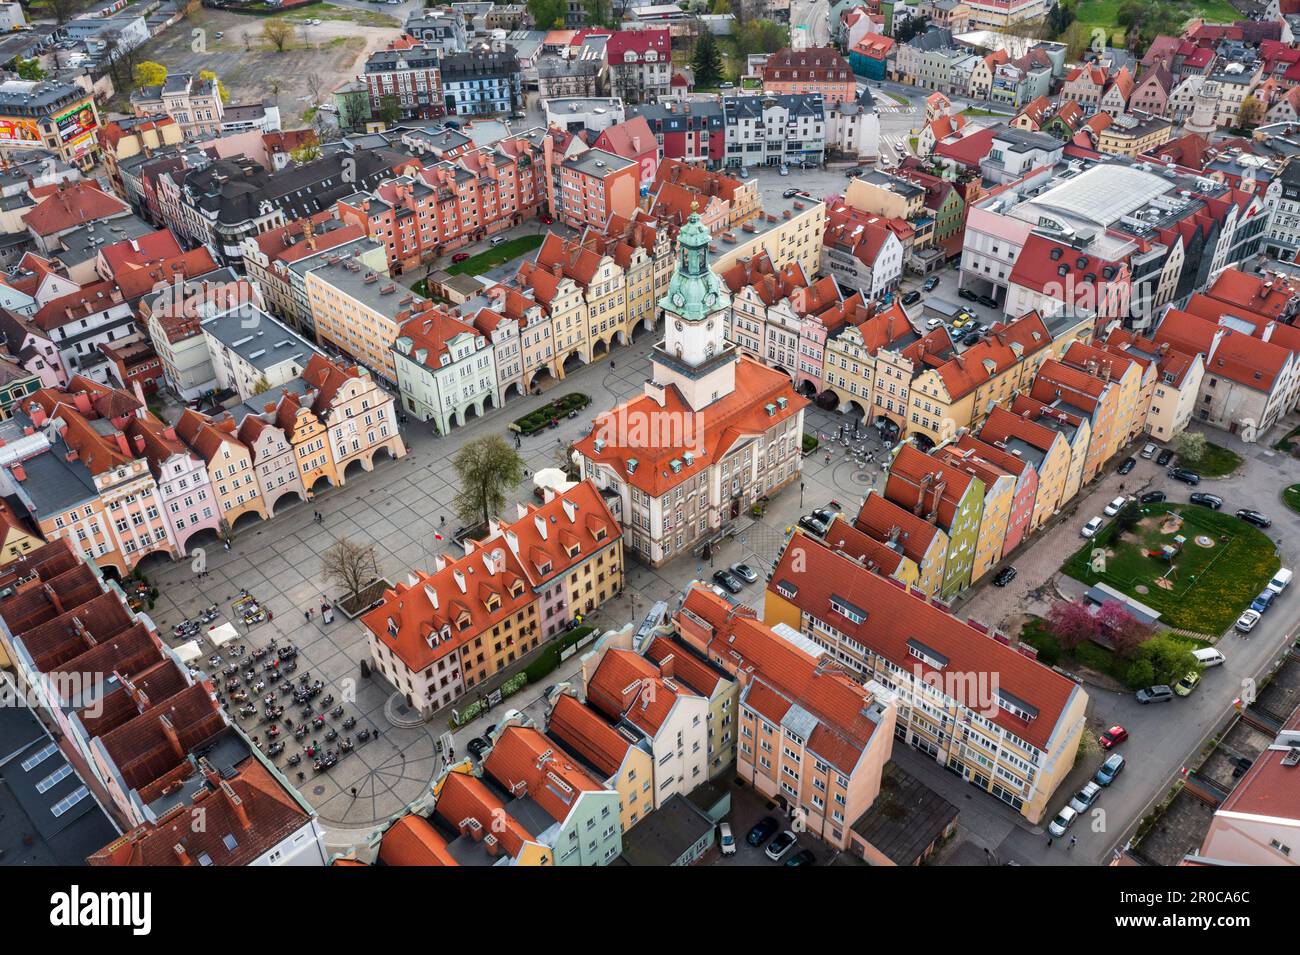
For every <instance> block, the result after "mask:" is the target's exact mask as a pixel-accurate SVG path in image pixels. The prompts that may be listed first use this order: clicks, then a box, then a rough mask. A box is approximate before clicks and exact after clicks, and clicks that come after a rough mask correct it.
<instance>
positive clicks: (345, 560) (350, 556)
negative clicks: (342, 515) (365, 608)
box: [321, 537, 379, 609]
mask: <svg viewBox="0 0 1300 955" xmlns="http://www.w3.org/2000/svg"><path fill="white" fill-rule="evenodd" d="M321 574H322V575H323V576H324V577H325V579H326V580H328V581H329V582H330V583H332V584H334V585H336V586H337V587H340V588H341V589H343V590H345V591H347V595H348V598H349V599H351V600H356V598H357V597H358V596H360V594H361V591H363V590H365V589H366V587H368V586H369V585H370V584H372V583H374V582H375V580H377V579H378V578H379V558H378V557H377V556H376V555H375V549H374V547H372V546H370V545H369V544H364V545H363V544H354V543H353V542H352V541H350V540H348V538H346V537H344V538H342V539H341V540H339V542H338V543H336V544H335V545H334V546H333V547H331V548H329V549H328V550H326V551H325V553H323V554H321ZM353 609H355V608H353Z"/></svg>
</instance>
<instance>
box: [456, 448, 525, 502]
mask: <svg viewBox="0 0 1300 955" xmlns="http://www.w3.org/2000/svg"><path fill="white" fill-rule="evenodd" d="M451 466H452V468H453V469H455V471H456V476H457V478H459V479H460V491H459V493H457V495H456V500H455V505H454V506H455V508H456V513H457V514H459V515H460V518H461V520H463V521H464V522H465V523H467V524H471V523H473V524H477V523H479V522H480V521H481V522H482V523H484V524H486V523H487V522H488V520H489V519H491V517H492V515H493V514H494V513H496V512H497V511H499V510H501V508H502V507H504V506H505V503H506V495H505V492H506V490H507V489H508V488H513V487H515V486H516V485H518V484H519V482H520V481H521V480H523V476H524V459H523V458H521V457H520V456H519V455H518V454H517V453H516V452H515V449H514V448H512V447H511V446H510V444H509V443H508V442H507V441H506V440H505V438H503V437H501V435H499V434H487V435H484V436H483V437H481V438H476V439H475V440H473V441H471V442H470V443H469V444H467V445H465V446H464V447H463V448H461V449H460V451H458V452H457V453H456V456H455V457H454V458H452V461H451Z"/></svg>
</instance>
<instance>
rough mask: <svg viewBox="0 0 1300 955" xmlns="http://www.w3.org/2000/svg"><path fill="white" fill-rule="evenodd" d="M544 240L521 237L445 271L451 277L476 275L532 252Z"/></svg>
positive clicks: (528, 236)
mask: <svg viewBox="0 0 1300 955" xmlns="http://www.w3.org/2000/svg"><path fill="white" fill-rule="evenodd" d="M544 238H545V236H541V235H523V236H520V237H519V238H517V239H511V240H510V241H509V242H502V243H501V244H500V245H498V246H494V247H493V248H490V249H488V250H487V251H486V252H480V253H479V254H478V255H473V256H470V257H469V258H468V259H466V260H465V261H464V262H457V263H456V264H455V265H452V266H449V267H448V268H447V271H448V272H449V273H451V274H452V275H477V274H478V273H479V272H483V271H486V270H487V269H490V268H493V267H494V266H497V265H501V264H502V263H503V262H509V261H510V260H511V259H514V258H518V257H519V256H521V255H523V254H524V253H525V252H531V251H533V249H536V248H537V247H538V246H540V245H541V244H542V240H543V239H544Z"/></svg>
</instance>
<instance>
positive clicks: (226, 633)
mask: <svg viewBox="0 0 1300 955" xmlns="http://www.w3.org/2000/svg"><path fill="white" fill-rule="evenodd" d="M238 639H239V631H238V630H236V629H235V625H234V624H232V623H223V624H222V625H221V626H219V627H213V628H212V629H211V630H209V631H208V642H210V643H211V644H212V645H213V646H214V647H221V646H225V645H226V644H227V643H229V642H230V641H232V640H238Z"/></svg>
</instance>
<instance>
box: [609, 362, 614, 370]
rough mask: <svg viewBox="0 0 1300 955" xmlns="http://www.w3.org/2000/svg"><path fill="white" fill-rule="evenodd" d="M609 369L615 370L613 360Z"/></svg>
mask: <svg viewBox="0 0 1300 955" xmlns="http://www.w3.org/2000/svg"><path fill="white" fill-rule="evenodd" d="M609 370H610V371H613V370H614V362H613V361H612V360H611V361H610V363H609Z"/></svg>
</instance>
